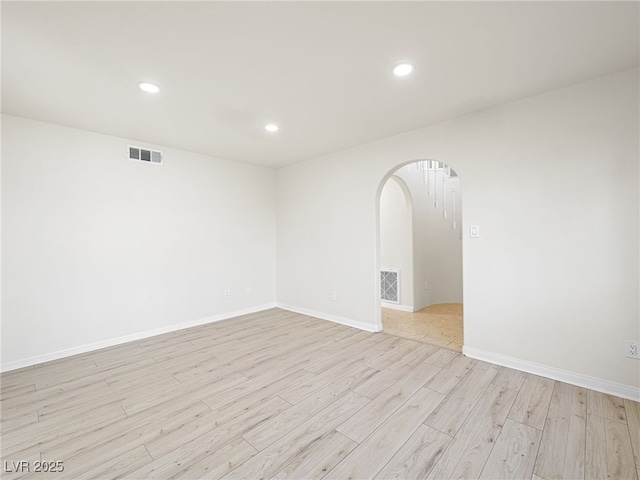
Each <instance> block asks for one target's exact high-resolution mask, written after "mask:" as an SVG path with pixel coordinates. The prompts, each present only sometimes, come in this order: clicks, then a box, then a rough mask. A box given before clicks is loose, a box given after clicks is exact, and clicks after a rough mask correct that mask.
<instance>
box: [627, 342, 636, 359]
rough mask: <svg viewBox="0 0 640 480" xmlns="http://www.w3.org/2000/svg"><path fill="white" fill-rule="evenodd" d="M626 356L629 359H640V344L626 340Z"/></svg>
mask: <svg viewBox="0 0 640 480" xmlns="http://www.w3.org/2000/svg"><path fill="white" fill-rule="evenodd" d="M624 356H625V357H629V358H638V359H640V342H632V341H631V340H625V342H624Z"/></svg>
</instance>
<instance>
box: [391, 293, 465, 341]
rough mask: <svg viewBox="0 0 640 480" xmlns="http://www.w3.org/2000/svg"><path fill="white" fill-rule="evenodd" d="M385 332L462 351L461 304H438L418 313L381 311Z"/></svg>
mask: <svg viewBox="0 0 640 480" xmlns="http://www.w3.org/2000/svg"><path fill="white" fill-rule="evenodd" d="M382 328H383V330H384V331H385V333H388V334H390V335H396V336H398V337H403V338H410V339H412V340H418V341H420V342H424V343H432V344H434V345H438V346H441V347H447V348H451V349H452V350H455V351H457V352H460V351H462V304H461V303H440V304H436V305H430V306H428V307H426V308H423V309H422V310H419V311H417V312H414V313H411V312H402V311H400V310H392V309H390V308H383V309H382Z"/></svg>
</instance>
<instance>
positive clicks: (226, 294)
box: [224, 290, 231, 298]
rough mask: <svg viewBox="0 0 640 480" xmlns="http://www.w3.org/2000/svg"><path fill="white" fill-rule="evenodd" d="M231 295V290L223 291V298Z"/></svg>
mask: <svg viewBox="0 0 640 480" xmlns="http://www.w3.org/2000/svg"><path fill="white" fill-rule="evenodd" d="M230 297H231V290H225V291H224V298H230Z"/></svg>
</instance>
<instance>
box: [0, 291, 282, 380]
mask: <svg viewBox="0 0 640 480" xmlns="http://www.w3.org/2000/svg"><path fill="white" fill-rule="evenodd" d="M275 307H276V304H275V302H273V303H267V304H263V305H257V306H255V307H250V308H245V309H242V310H236V311H235V312H227V313H221V314H219V315H213V316H211V317H206V318H201V319H199V320H192V321H190V322H184V323H176V324H173V325H167V326H166V327H161V328H156V329H153V330H147V331H144V332H138V333H132V334H131V335H125V336H123V337H116V338H111V339H109V340H103V341H100V342H95V343H90V344H87V345H80V346H78V347H72V348H67V349H65V350H58V351H56V352H51V353H45V354H43V355H37V356H35V357H30V358H25V359H23V360H15V361H13V362H7V363H3V364H2V366H1V367H0V371H2V372H8V371H10V370H16V369H18V368H24V367H30V366H31V365H37V364H39V363H43V362H50V361H51V360H58V359H60V358H65V357H70V356H72V355H79V354H81V353H87V352H92V351H94V350H99V349H101V348H106V347H113V346H115V345H120V344H123V343H128V342H134V341H136V340H142V339H144V338H149V337H155V336H156V335H162V334H163V333H170V332H176V331H178V330H184V329H185V328H191V327H198V326H200V325H205V324H207V323H213V322H219V321H220V320H227V319H229V318H233V317H239V316H241V315H248V314H250V313H256V312H261V311H263V310H268V309H270V308H275Z"/></svg>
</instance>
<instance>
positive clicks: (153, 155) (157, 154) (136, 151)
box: [129, 145, 162, 165]
mask: <svg viewBox="0 0 640 480" xmlns="http://www.w3.org/2000/svg"><path fill="white" fill-rule="evenodd" d="M129 160H138V161H140V162H148V163H155V164H156V165H162V152H161V151H159V150H151V149H148V148H142V147H136V146H133V145H129Z"/></svg>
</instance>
